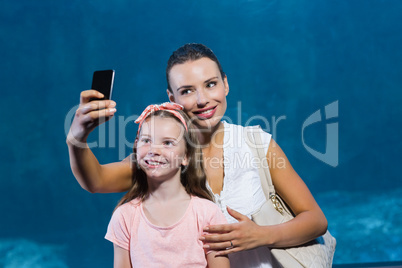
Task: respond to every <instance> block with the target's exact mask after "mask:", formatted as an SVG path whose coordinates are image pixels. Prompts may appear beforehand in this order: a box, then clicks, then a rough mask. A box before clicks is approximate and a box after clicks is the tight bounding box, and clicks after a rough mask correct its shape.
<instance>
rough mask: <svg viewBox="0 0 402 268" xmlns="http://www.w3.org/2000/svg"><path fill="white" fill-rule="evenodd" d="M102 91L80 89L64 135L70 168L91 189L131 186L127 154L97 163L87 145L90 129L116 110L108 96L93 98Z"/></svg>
mask: <svg viewBox="0 0 402 268" xmlns="http://www.w3.org/2000/svg"><path fill="white" fill-rule="evenodd" d="M102 97H103V95H102V94H101V93H99V92H98V91H95V90H86V91H83V92H82V93H81V98H80V105H79V107H78V109H77V111H76V112H75V117H74V120H73V122H72V124H71V127H70V131H69V133H68V135H67V140H66V142H67V145H68V152H69V156H70V166H71V170H72V172H73V174H74V176H75V178H76V180H77V181H78V183H79V184H80V185H81V187H82V188H84V189H85V190H87V191H88V192H91V193H110V192H123V191H126V190H128V189H129V188H130V186H131V178H132V172H133V170H132V169H131V165H130V157H127V158H126V159H124V160H123V161H121V162H116V163H111V164H107V165H100V164H99V162H98V160H97V159H96V157H95V155H94V154H93V153H92V151H91V149H90V148H89V147H88V145H87V138H88V135H89V133H91V131H92V130H94V129H95V128H96V127H97V126H98V125H99V124H101V123H103V122H106V121H107V120H109V119H110V118H111V117H113V115H114V113H115V112H116V108H115V106H116V103H115V102H114V101H111V100H92V101H91V99H94V98H102Z"/></svg>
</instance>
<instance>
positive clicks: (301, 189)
mask: <svg viewBox="0 0 402 268" xmlns="http://www.w3.org/2000/svg"><path fill="white" fill-rule="evenodd" d="M266 157H267V160H268V164H270V165H269V167H270V172H271V177H272V181H273V184H274V186H275V189H276V191H277V193H278V194H279V195H280V196H281V197H282V198H283V199H284V201H285V202H286V203H287V204H288V205H289V207H290V209H291V210H292V211H293V212H294V213H295V215H296V216H295V218H294V219H292V220H290V221H288V222H286V223H282V224H277V225H272V226H258V225H257V224H255V223H254V222H253V221H251V220H250V219H249V218H248V217H246V216H244V215H242V214H240V213H238V212H236V211H234V210H232V209H230V208H228V212H229V214H230V215H232V216H233V217H234V218H236V219H237V220H238V221H239V222H238V223H234V224H224V225H215V226H208V227H207V228H208V229H205V231H206V232H209V233H210V234H209V235H205V236H203V237H201V240H203V241H204V242H205V247H206V248H208V249H213V250H222V251H219V253H217V254H218V255H221V254H224V255H225V254H226V255H227V254H229V253H233V252H238V251H242V250H248V249H252V248H256V247H259V246H268V247H292V246H297V245H300V244H303V243H305V242H308V241H311V240H313V239H314V238H317V237H318V236H320V235H322V234H324V233H325V231H326V230H327V220H326V218H325V216H324V214H323V212H322V211H321V209H320V207H319V206H318V204H317V203H316V201H315V200H314V198H313V196H312V195H311V193H310V191H309V189H308V188H307V186H306V185H305V183H304V182H303V180H302V179H301V178H300V177H299V175H298V174H297V173H296V172H295V171H294V169H293V168H292V166H291V165H290V163H289V161H288V159H287V157H286V155H285V153H284V152H283V151H282V149H281V148H280V147H279V145H278V144H276V142H275V141H274V140H271V142H270V145H269V149H268V153H267V156H266ZM275 163H276V166H271V164H275ZM279 163H280V164H279ZM230 241H232V243H233V245H234V247H233V248H232V249H229V250H226V248H228V247H230V246H231V243H230Z"/></svg>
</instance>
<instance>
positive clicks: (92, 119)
mask: <svg viewBox="0 0 402 268" xmlns="http://www.w3.org/2000/svg"><path fill="white" fill-rule="evenodd" d="M115 112H116V108H108V109H102V110H93V111H90V112H88V113H86V114H83V116H82V119H81V122H82V123H83V124H84V125H85V124H91V125H92V124H99V123H100V122H102V121H103V122H106V121H107V120H109V119H110V118H111V117H112V116H113V115H114V113H115Z"/></svg>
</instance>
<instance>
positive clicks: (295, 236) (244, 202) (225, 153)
mask: <svg viewBox="0 0 402 268" xmlns="http://www.w3.org/2000/svg"><path fill="white" fill-rule="evenodd" d="M166 78H167V82H168V90H167V94H168V97H169V99H170V101H171V102H175V103H178V104H181V105H182V106H184V111H185V112H186V113H187V115H188V116H189V117H190V118H191V120H192V121H193V122H194V124H195V126H196V130H197V137H198V140H199V142H200V144H201V145H202V147H203V148H202V152H203V157H204V165H205V170H206V175H207V181H208V185H209V187H210V188H211V189H212V191H213V193H214V194H215V201H216V203H217V204H218V205H219V206H220V208H221V210H223V211H224V213H225V216H226V218H227V220H228V222H229V224H223V225H222V224H221V225H212V226H208V227H207V229H205V230H206V231H208V232H209V234H208V235H204V236H202V237H201V240H202V241H203V242H204V243H205V245H204V246H205V248H207V249H213V250H220V252H219V253H218V254H225V255H226V254H229V259H230V261H231V265H232V267H272V262H273V261H272V256H271V255H270V251H269V248H275V247H292V246H296V245H300V244H303V243H305V242H307V241H310V240H312V239H314V238H317V237H318V236H320V235H322V234H324V233H325V231H326V229H327V220H326V218H325V216H324V214H323V213H322V211H321V209H320V207H319V206H318V204H317V203H316V201H315V200H314V198H313V196H312V195H311V193H310V191H309V189H308V188H307V186H306V185H305V183H304V182H303V180H302V179H301V178H300V177H299V175H298V174H297V173H296V172H295V170H294V169H293V168H292V166H291V164H290V163H289V161H288V159H287V157H286V155H285V153H284V152H283V151H282V150H281V148H280V147H279V145H278V144H277V143H276V142H275V141H274V140H273V139H272V138H271V135H270V134H268V133H266V132H261V136H262V138H263V141H264V143H265V151H266V156H267V161H268V163H269V172H270V173H271V177H272V181H273V184H274V186H275V189H276V192H277V193H278V194H279V195H280V196H281V197H282V198H283V199H284V201H285V202H286V203H287V204H288V205H289V207H290V208H291V210H292V211H293V213H294V214H295V218H294V219H292V220H291V221H289V222H286V223H282V224H278V225H272V226H258V225H257V224H255V223H254V222H253V221H252V220H251V215H252V214H254V213H255V212H256V211H258V210H259V208H260V207H261V205H262V204H263V203H264V202H265V197H264V194H263V191H262V188H261V183H260V179H259V174H258V169H257V168H256V167H253V166H252V165H251V164H250V165H248V166H242V165H240V164H239V163H236V161H240V163H245V162H247V161H243V159H244V158H241V157H242V156H247V155H248V156H250V155H251V151H250V148H249V147H248V146H247V144H246V142H245V139H244V137H243V136H241V133H243V127H242V126H239V125H234V124H228V123H225V122H222V121H221V119H222V117H223V115H224V114H225V111H226V106H227V103H226V96H227V94H228V93H229V83H228V79H227V76H226V75H225V73H224V72H223V70H222V67H221V65H220V63H219V61H218V59H217V58H216V56H215V54H214V53H213V52H212V51H211V50H210V49H209V48H207V47H206V46H204V45H202V44H187V45H184V46H183V47H180V48H179V49H177V50H176V51H175V52H173V54H172V55H171V57H170V59H169V61H168V65H167V68H166ZM94 97H97V98H101V97H102V94H100V93H98V92H96V91H94V90H88V91H84V92H82V93H81V104H80V107H79V108H78V110H77V112H76V116H75V118H74V120H73V123H72V125H71V128H70V132H69V134H68V137H67V143H68V144H69V154H70V163H71V168H72V170H73V173H74V175H75V177H76V179H77V181H78V182H79V183H80V185H81V186H82V187H83V188H84V189H86V190H88V191H90V192H120V191H125V190H128V189H129V188H130V187H131V176H132V174H133V170H132V169H131V168H130V160H129V157H127V158H126V159H125V160H123V161H122V162H119V163H111V164H107V165H99V163H98V161H97V159H96V157H95V156H94V155H93V153H92V152H91V150H90V149H89V148H88V146H77V144H78V145H80V144H82V143H84V144H86V139H87V137H88V135H89V133H90V132H91V131H92V130H93V128H95V127H96V125H97V124H98V122H99V119H102V120H105V119H107V118H109V117H111V116H113V115H114V113H115V112H116V109H115V105H116V103H115V102H113V101H91V102H90V101H89V100H90V99H91V98H94ZM104 108H106V109H104ZM74 144H76V145H74ZM134 172H135V171H134ZM226 207H228V209H226Z"/></svg>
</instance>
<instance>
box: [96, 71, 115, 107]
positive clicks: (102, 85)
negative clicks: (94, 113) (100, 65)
mask: <svg viewBox="0 0 402 268" xmlns="http://www.w3.org/2000/svg"><path fill="white" fill-rule="evenodd" d="M113 82H114V70H104V71H95V72H94V75H93V77H92V87H91V89H95V90H97V91H99V92H100V93H102V94H103V95H104V97H103V98H102V99H97V100H110V99H112V91H113Z"/></svg>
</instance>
